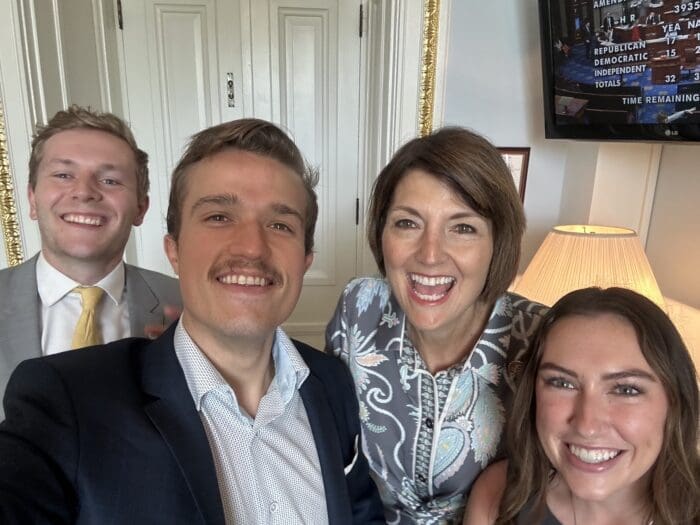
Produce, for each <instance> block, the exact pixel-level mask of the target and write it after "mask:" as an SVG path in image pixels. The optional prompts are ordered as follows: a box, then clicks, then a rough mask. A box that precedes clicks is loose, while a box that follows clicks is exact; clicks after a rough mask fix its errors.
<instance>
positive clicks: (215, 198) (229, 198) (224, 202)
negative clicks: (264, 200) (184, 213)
mask: <svg viewBox="0 0 700 525" xmlns="http://www.w3.org/2000/svg"><path fill="white" fill-rule="evenodd" d="M238 202H239V198H238V197H237V196H236V195H234V194H233V193H221V194H217V195H205V196H204V197H200V198H199V199H197V200H196V201H195V203H194V204H193V205H192V210H191V213H194V212H195V211H196V210H197V209H199V208H202V207H204V206H207V205H214V206H225V207H233V206H235V205H236V204H238ZM270 209H272V211H273V212H275V213H276V214H277V215H293V216H294V217H297V218H298V219H299V221H300V222H301V223H302V224H303V223H304V217H303V216H302V214H301V213H300V212H299V211H297V210H295V209H294V208H292V207H291V206H289V205H287V204H284V203H283V202H273V203H272V204H270Z"/></svg>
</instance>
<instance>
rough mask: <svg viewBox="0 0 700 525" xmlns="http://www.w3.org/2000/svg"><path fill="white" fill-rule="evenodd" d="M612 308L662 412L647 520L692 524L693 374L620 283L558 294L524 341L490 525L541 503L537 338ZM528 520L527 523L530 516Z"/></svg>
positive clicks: (544, 483) (677, 343)
mask: <svg viewBox="0 0 700 525" xmlns="http://www.w3.org/2000/svg"><path fill="white" fill-rule="evenodd" d="M603 313H609V314H614V315H617V316H620V317H621V318H623V319H624V320H626V321H627V322H628V323H629V324H630V325H631V326H632V327H633V328H634V331H635V333H636V334H637V342H638V343H639V347H640V349H641V351H642V355H643V356H644V359H646V361H647V362H648V363H649V366H651V368H652V370H653V371H654V373H655V374H656V375H657V376H658V378H659V380H660V381H661V384H662V385H663V387H664V390H665V391H666V396H667V399H668V415H667V417H666V424H665V427H664V436H663V445H662V447H661V452H660V454H659V457H658V458H657V459H656V463H655V464H654V466H653V467H652V475H651V485H650V488H649V502H648V507H649V511H648V512H649V520H654V524H655V525H666V524H667V525H691V524H695V525H697V524H698V523H700V498H699V497H698V495H700V455H699V454H698V421H699V417H700V413H699V410H700V409H699V408H698V403H699V401H698V379H697V375H696V373H695V366H694V364H693V361H692V359H691V357H690V354H689V353H688V350H687V348H686V346H685V344H684V343H683V340H682V339H681V336H680V334H679V333H678V330H676V327H675V326H674V325H673V323H672V322H671V320H670V319H669V318H668V316H667V315H666V314H665V313H664V312H663V311H662V310H661V309H660V308H659V307H658V306H657V305H656V304H654V303H653V302H652V301H650V300H649V299H647V298H646V297H643V296H641V295H639V294H638V293H636V292H633V291H631V290H627V289H623V288H608V289H605V290H603V289H600V288H585V289H582V290H577V291H574V292H571V293H569V294H567V295H565V296H564V297H562V298H561V299H560V300H559V301H557V303H556V304H555V305H554V306H553V307H552V308H551V310H549V312H547V314H546V315H545V317H544V319H543V321H542V324H541V325H540V328H539V331H538V333H537V335H536V336H535V338H533V341H532V343H531V347H530V349H531V355H530V358H529V360H528V362H527V364H526V366H525V369H524V371H523V375H522V378H521V380H520V382H519V385H518V387H517V389H516V392H515V397H514V401H513V407H512V410H511V412H510V418H509V421H508V425H507V428H506V444H507V447H508V456H509V461H508V474H507V481H506V490H505V492H504V496H503V499H502V500H501V504H500V509H499V518H498V520H497V521H496V523H497V524H499V525H501V524H503V525H505V524H515V523H516V521H517V517H518V514H519V513H520V512H521V511H522V510H523V508H524V507H525V505H526V504H528V502H530V503H531V504H532V513H533V514H532V516H533V518H534V516H537V515H541V514H542V513H543V512H544V509H545V504H546V501H545V498H546V495H547V488H548V485H549V482H550V481H551V479H552V476H553V474H554V473H553V469H552V465H551V464H550V463H549V460H548V459H547V456H546V455H545V453H544V450H543V449H542V446H541V445H540V441H539V438H538V436H537V430H536V426H535V415H536V414H535V412H536V410H535V402H536V400H535V381H536V378H537V371H538V369H539V366H540V362H541V360H542V354H543V351H544V342H545V340H546V339H547V335H548V334H549V332H550V330H551V329H552V326H554V325H555V324H556V323H557V322H558V321H560V320H561V319H563V318H565V317H569V316H572V315H583V316H596V315H599V314H603ZM533 523H534V521H533Z"/></svg>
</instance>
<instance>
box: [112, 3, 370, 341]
mask: <svg viewBox="0 0 700 525" xmlns="http://www.w3.org/2000/svg"><path fill="white" fill-rule="evenodd" d="M359 6H360V2H359V0H357V1H354V0H353V1H348V0H307V1H304V0H188V1H185V0H170V1H162V0H158V1H156V0H122V14H123V25H124V29H123V33H122V36H123V42H122V51H123V55H122V57H121V59H122V60H121V63H122V68H123V71H122V72H123V78H124V79H125V81H124V86H123V88H124V92H125V93H124V98H125V107H126V112H127V115H128V117H129V119H130V121H131V124H132V127H133V129H134V133H135V134H136V137H137V140H138V141H139V143H140V144H141V145H142V147H143V148H144V149H146V150H147V151H148V153H149V154H150V156H151V162H150V169H151V185H152V190H151V209H150V211H149V213H148V214H147V217H146V222H145V223H144V225H143V226H142V227H141V228H139V229H137V235H136V238H135V243H134V244H132V246H131V250H130V251H129V253H130V254H131V255H132V258H133V259H135V261H134V262H136V263H137V264H140V265H143V266H146V267H149V268H154V269H159V270H161V271H168V272H169V271H170V268H169V265H168V263H167V259H166V258H165V255H164V253H163V250H162V237H163V235H164V233H165V214H166V211H167V201H168V198H167V197H168V190H169V174H170V172H171V171H172V168H173V167H174V165H175V164H176V163H177V160H178V158H179V156H180V154H181V152H182V150H183V147H184V145H185V143H186V140H187V138H188V137H189V136H190V135H192V134H193V133H195V132H197V131H199V130H200V129H202V128H204V127H207V126H211V125H214V124H218V123H220V122H224V121H227V120H231V119H235V118H240V117H247V116H255V117H259V118H264V119H267V120H271V121H273V122H275V123H278V124H280V125H281V126H283V127H284V128H286V129H288V130H289V131H290V133H291V134H292V136H293V137H294V139H295V141H296V142H297V144H298V145H299V146H300V148H301V150H302V152H303V153H304V155H305V156H306V158H307V159H308V160H309V162H310V163H311V164H313V165H315V166H316V167H318V169H319V172H320V182H319V185H318V188H317V192H318V196H319V208H320V210H319V222H318V226H317V228H316V238H315V243H316V256H315V260H314V264H313V266H312V267H311V269H310V271H309V272H308V273H307V275H306V279H305V287H304V291H303V293H302V298H301V301H300V303H299V306H298V307H297V309H296V311H295V312H294V314H293V316H292V318H291V319H290V320H289V322H288V324H287V329H288V331H289V332H290V333H291V334H292V335H293V336H295V337H298V338H300V339H303V340H306V341H309V342H311V343H313V344H316V345H320V344H321V343H322V338H323V329H324V327H325V323H326V322H327V320H328V318H329V317H330V315H331V313H332V311H333V308H334V307H335V303H336V301H337V298H338V296H339V294H340V293H341V291H342V288H343V286H344V285H345V284H346V283H347V281H348V280H350V279H351V278H352V277H353V276H354V275H355V272H356V264H357V263H356V238H357V235H358V231H357V226H356V218H355V213H356V212H355V201H356V197H357V192H358V183H357V181H358V164H359V162H358V157H359V153H358V128H359V124H358V122H359V83H360V66H361V65H360V37H359V34H358V26H359V16H360V15H359Z"/></svg>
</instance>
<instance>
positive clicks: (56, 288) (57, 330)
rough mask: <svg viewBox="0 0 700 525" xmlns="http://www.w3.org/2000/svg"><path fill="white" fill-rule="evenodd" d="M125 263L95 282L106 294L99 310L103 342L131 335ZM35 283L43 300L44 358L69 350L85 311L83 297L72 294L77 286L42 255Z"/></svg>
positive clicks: (37, 267) (37, 264)
mask: <svg viewBox="0 0 700 525" xmlns="http://www.w3.org/2000/svg"><path fill="white" fill-rule="evenodd" d="M125 279H126V274H125V270H124V263H119V264H118V265H117V267H116V268H114V270H112V271H111V272H110V273H109V274H107V275H106V276H105V277H104V278H103V279H102V280H101V281H99V282H97V283H95V286H99V287H100V288H102V289H103V290H104V291H105V294H104V295H103V296H102V299H100V303H99V305H98V310H97V318H98V319H99V323H100V328H101V330H102V339H103V342H105V343H108V342H110V341H116V340H117V339H123V338H125V337H129V336H130V335H131V328H130V325H129V308H128V304H127V301H126V294H125V293H124V285H125ZM36 283H37V288H38V291H39V298H40V299H41V351H42V354H43V355H50V354H57V353H58V352H63V351H65V350H70V347H71V342H72V340H73V331H74V330H75V325H76V323H77V322H78V318H79V317H80V313H81V312H82V309H83V307H82V304H81V302H80V295H79V294H78V293H77V292H73V291H72V290H73V288H75V287H76V286H80V285H81V283H78V282H76V281H74V280H73V279H71V278H70V277H67V276H66V275H64V274H63V273H61V272H59V271H58V270H57V269H56V268H54V267H53V266H51V264H49V262H48V261H47V260H46V258H45V257H44V254H43V253H41V254H39V258H38V259H37V261H36Z"/></svg>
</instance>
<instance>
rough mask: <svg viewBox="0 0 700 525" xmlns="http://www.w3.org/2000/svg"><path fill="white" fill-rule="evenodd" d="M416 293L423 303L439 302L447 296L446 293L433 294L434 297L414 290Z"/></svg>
mask: <svg viewBox="0 0 700 525" xmlns="http://www.w3.org/2000/svg"><path fill="white" fill-rule="evenodd" d="M414 293H415V294H416V295H417V296H418V297H420V298H421V299H422V300H423V301H437V300H438V299H442V298H443V297H445V295H446V294H444V293H436V294H432V295H424V294H422V293H418V292H416V291H415V290H414Z"/></svg>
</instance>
